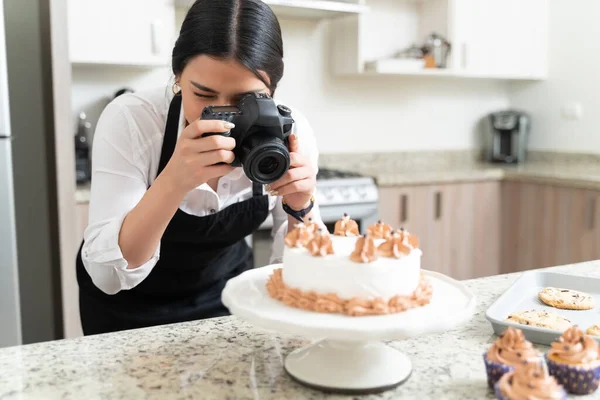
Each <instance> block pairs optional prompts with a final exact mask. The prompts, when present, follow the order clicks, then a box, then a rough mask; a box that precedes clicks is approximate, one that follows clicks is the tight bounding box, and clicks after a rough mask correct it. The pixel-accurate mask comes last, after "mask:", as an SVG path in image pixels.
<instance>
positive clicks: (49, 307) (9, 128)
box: [0, 0, 75, 348]
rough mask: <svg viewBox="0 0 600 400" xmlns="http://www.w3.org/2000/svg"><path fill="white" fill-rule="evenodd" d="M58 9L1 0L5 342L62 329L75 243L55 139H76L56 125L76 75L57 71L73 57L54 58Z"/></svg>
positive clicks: (53, 335) (0, 334)
mask: <svg viewBox="0 0 600 400" xmlns="http://www.w3.org/2000/svg"><path fill="white" fill-rule="evenodd" d="M55 4H59V5H61V7H60V8H58V7H55ZM57 10H59V11H60V12H61V13H63V14H66V10H65V6H64V1H63V0H36V1H29V0H27V1H22V0H0V348H2V347H7V346H15V345H20V344H29V343H37V342H43V341H49V340H55V339H61V338H62V337H63V321H62V319H63V312H62V297H61V296H62V289H61V265H66V263H68V262H71V263H72V262H73V261H72V260H74V259H75V251H74V250H73V251H71V250H69V251H68V253H69V254H65V255H63V254H62V252H61V251H62V250H61V249H62V248H64V241H63V240H62V239H61V238H62V235H64V232H65V231H68V230H69V229H70V227H69V226H68V225H65V224H62V225H61V224H60V220H61V218H63V215H64V214H61V213H59V211H58V209H59V205H60V204H62V203H60V201H59V200H62V198H64V196H63V197H62V198H61V197H60V196H61V195H60V193H61V192H60V186H59V184H58V183H57V182H61V180H63V181H64V177H65V174H64V173H62V172H61V173H60V174H59V173H58V172H57V171H58V170H59V168H58V167H57V165H60V162H62V161H63V160H64V151H63V150H62V149H64V147H59V146H57V145H56V143H57V141H58V138H59V134H60V135H62V136H60V137H62V138H64V141H65V143H66V142H67V141H70V143H69V144H70V145H73V143H74V142H73V134H72V133H71V132H69V129H68V128H67V129H65V128H64V127H62V128H60V129H59V128H57V126H58V125H60V124H58V123H57V121H59V118H62V117H61V116H62V115H63V114H68V115H69V116H67V117H66V118H69V119H70V110H69V109H64V110H63V108H65V107H63V100H62V98H63V97H64V98H69V97H70V82H67V83H64V82H62V81H61V82H57V79H56V76H57V67H59V68H61V70H64V69H65V67H63V64H67V67H66V68H69V70H70V66H69V65H68V57H65V56H61V57H62V58H61V60H63V61H64V62H56V61H54V60H53V58H54V57H55V56H56V55H55V54H54V53H53V50H54V49H55V48H56V47H57V45H58V44H61V42H62V41H61V40H56V37H55V35H54V32H55V30H56V26H57V24H52V23H51V22H52V17H54V18H55V17H56V11H57ZM53 13H54V14H53ZM64 41H66V39H64ZM63 47H66V46H63ZM69 73H70V72H69ZM65 104H66V103H65ZM59 130H60V132H59ZM69 150H70V149H69ZM69 164H70V165H71V164H72V165H73V174H72V176H73V186H74V159H73V162H72V163H69ZM69 168H70V167H69ZM68 179H69V180H70V176H69V177H68ZM73 202H74V198H73ZM63 208H64V207H63ZM71 212H74V210H73V211H71V210H67V213H71ZM71 253H72V254H71ZM61 257H62V259H61Z"/></svg>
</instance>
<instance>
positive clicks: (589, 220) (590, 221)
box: [585, 197, 596, 230]
mask: <svg viewBox="0 0 600 400" xmlns="http://www.w3.org/2000/svg"><path fill="white" fill-rule="evenodd" d="M585 222H586V225H587V228H588V229H589V230H593V229H594V227H595V225H596V197H590V199H589V200H588V212H587V216H586V221H585Z"/></svg>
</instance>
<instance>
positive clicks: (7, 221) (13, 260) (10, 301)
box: [0, 2, 22, 347]
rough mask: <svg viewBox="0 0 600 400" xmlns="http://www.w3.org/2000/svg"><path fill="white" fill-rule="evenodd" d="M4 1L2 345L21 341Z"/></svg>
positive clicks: (0, 33) (0, 47) (0, 46)
mask: <svg viewBox="0 0 600 400" xmlns="http://www.w3.org/2000/svg"><path fill="white" fill-rule="evenodd" d="M3 3H4V2H2V7H0V321H2V328H0V347H5V346H11V345H17V344H21V343H22V332H21V309H20V304H19V303H20V300H19V299H20V296H19V271H18V265H17V232H16V223H15V197H14V180H13V157H12V133H11V129H10V108H9V100H8V76H7V62H6V30H5V24H4V4H3Z"/></svg>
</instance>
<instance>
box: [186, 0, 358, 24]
mask: <svg viewBox="0 0 600 400" xmlns="http://www.w3.org/2000/svg"><path fill="white" fill-rule="evenodd" d="M193 2H194V0H175V4H176V6H177V7H180V8H182V9H183V10H186V11H187V9H189V7H190V5H191V4H193ZM263 2H265V3H267V4H268V5H269V7H271V9H272V10H273V12H274V13H275V15H277V17H279V18H290V19H310V20H319V19H326V18H337V17H340V16H345V15H353V14H360V13H363V12H367V11H369V8H368V7H367V6H366V5H365V4H364V3H365V0H341V1H335V0H263Z"/></svg>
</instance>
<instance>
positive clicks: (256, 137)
mask: <svg viewBox="0 0 600 400" xmlns="http://www.w3.org/2000/svg"><path fill="white" fill-rule="evenodd" d="M291 115H292V111H291V110H290V109H289V108H288V107H286V106H284V105H281V104H280V105H277V104H275V101H274V100H273V99H272V98H271V97H270V96H269V95H268V94H264V93H249V94H246V95H244V96H243V97H242V98H241V99H240V101H239V102H238V104H237V106H210V107H206V108H204V110H202V116H201V119H207V120H210V119H218V120H223V121H229V122H232V123H234V124H235V127H234V128H233V129H231V130H230V131H229V132H225V133H221V132H219V133H215V132H212V133H205V134H204V136H210V135H224V136H230V137H232V138H234V139H235V143H236V144H235V148H234V149H233V153H234V154H235V160H234V161H233V163H232V164H231V165H232V166H234V167H243V168H244V172H245V173H246V176H247V177H248V178H249V179H250V180H251V181H253V182H257V183H262V184H269V183H272V182H275V181H276V180H278V179H279V178H281V177H282V176H283V175H284V174H285V173H286V171H287V170H288V169H289V167H290V153H289V151H288V141H289V136H290V133H291V132H292V126H293V124H294V120H293V119H292V116H291Z"/></svg>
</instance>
